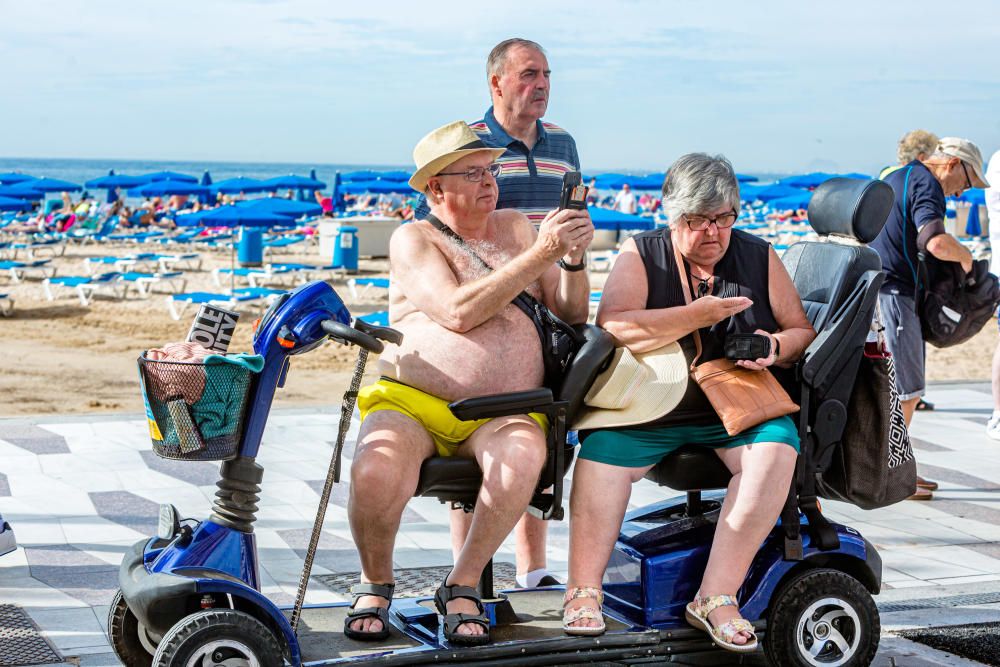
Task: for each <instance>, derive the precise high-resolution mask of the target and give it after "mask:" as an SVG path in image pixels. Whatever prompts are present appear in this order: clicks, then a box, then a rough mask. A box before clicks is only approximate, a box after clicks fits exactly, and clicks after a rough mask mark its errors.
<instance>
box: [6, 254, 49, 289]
mask: <svg viewBox="0 0 1000 667" xmlns="http://www.w3.org/2000/svg"><path fill="white" fill-rule="evenodd" d="M50 261H51V260H48V259H36V260H34V261H31V262H17V261H14V260H4V261H0V271H7V272H8V273H9V274H10V281H11V282H13V283H19V282H21V281H22V280H24V279H25V278H27V277H28V276H29V275H33V276H37V277H40V278H51V277H52V276H54V275H56V267H54V266H51V265H49V262H50Z"/></svg>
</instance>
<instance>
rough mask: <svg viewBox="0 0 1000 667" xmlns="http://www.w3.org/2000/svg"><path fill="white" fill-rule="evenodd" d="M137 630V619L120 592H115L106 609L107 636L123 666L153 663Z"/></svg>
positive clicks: (132, 666)
mask: <svg viewBox="0 0 1000 667" xmlns="http://www.w3.org/2000/svg"><path fill="white" fill-rule="evenodd" d="M139 632H140V630H139V619H137V618H136V617H135V614H133V613H132V610H131V609H129V608H128V603H127V602H125V598H123V597H122V592H121V591H118V592H116V593H115V598H114V600H112V601H111V608H110V609H109V610H108V638H109V639H110V640H111V647H112V648H113V649H114V651H115V655H116V656H118V659H119V660H121V661H122V664H123V665H125V667H150V665H152V664H153V654H152V653H150V652H149V651H147V650H146V647H145V646H143V645H142V641H141V640H140V639H139Z"/></svg>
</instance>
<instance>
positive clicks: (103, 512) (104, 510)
mask: <svg viewBox="0 0 1000 667" xmlns="http://www.w3.org/2000/svg"><path fill="white" fill-rule="evenodd" d="M87 495H89V496H90V502H92V503H94V507H95V508H97V514H98V515H100V516H101V517H102V518H104V519H107V520H108V521H113V522H114V523H117V524H119V525H122V526H126V527H127V528H131V529H132V530H135V531H137V532H139V533H142V534H143V535H151V534H153V533H155V532H156V526H157V519H158V516H159V505H157V504H156V503H154V502H153V501H152V500H148V499H146V498H143V497H141V496H137V495H135V494H134V493H130V492H128V491H95V492H92V493H89V494H87Z"/></svg>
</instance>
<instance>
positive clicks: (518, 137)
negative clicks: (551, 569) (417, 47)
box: [415, 37, 580, 587]
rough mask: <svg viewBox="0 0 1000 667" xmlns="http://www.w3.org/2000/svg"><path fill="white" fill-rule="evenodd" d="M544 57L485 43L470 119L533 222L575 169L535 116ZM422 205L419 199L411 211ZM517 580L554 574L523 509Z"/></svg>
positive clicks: (543, 532)
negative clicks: (485, 93)
mask: <svg viewBox="0 0 1000 667" xmlns="http://www.w3.org/2000/svg"><path fill="white" fill-rule="evenodd" d="M550 73H551V71H550V70H549V62H548V59H547V58H546V57H545V51H544V50H543V49H542V47H541V46H540V45H539V44H537V43H535V42H532V41H531V40H528V39H521V38H517V37H515V38H512V39H505V40H504V41H502V42H500V43H499V44H497V45H496V46H495V47H493V50H492V51H491V52H490V55H489V58H488V59H487V61H486V75H487V83H488V84H489V87H490V96H491V97H492V100H493V105H492V106H491V107H490V108H489V109H487V110H486V115H485V116H484V117H483V118H482V120H479V121H476V122H475V123H470V124H469V126H470V127H471V128H472V130H473V131H474V132H475V133H476V134H477V135H478V136H479V138H480V139H482V141H483V143H485V144H486V145H487V146H491V147H496V148H506V149H507V151H506V152H505V153H504V154H503V155H501V156H500V157H499V158H497V160H496V161H497V162H499V163H500V165H501V171H500V176H498V177H497V179H496V180H497V187H498V189H499V194H500V198H499V200H498V201H497V209H498V210H499V209H502V208H513V209H517V210H518V211H520V212H521V213H523V214H524V215H526V216H527V217H528V219H529V220H531V222H532V223H534V224H535V226H536V227H537V226H538V224H539V223H541V222H542V220H543V219H544V218H545V216H546V214H548V213H549V211H551V210H552V209H554V208H557V207H558V206H559V195H560V193H561V192H562V179H563V174H565V173H566V172H567V171H579V170H580V156H579V155H578V154H577V152H576V142H575V141H574V140H573V137H572V136H570V134H569V132H567V131H566V130H564V129H562V128H561V127H558V126H557V125H553V124H552V123H546V122H543V121H542V116H544V115H545V111H546V109H547V108H548V104H549V75H550ZM429 211H430V209H429V208H428V206H427V201H426V199H424V200H423V201H421V203H420V205H419V207H418V208H417V212H416V216H415V217H416V218H417V219H418V220H421V219H423V218H425V217H426V216H427V213H428V212H429ZM470 517H471V515H469V514H466V513H464V512H462V511H461V510H454V511H453V512H452V543H453V547H454V549H455V551H456V553H457V552H458V551H459V550H460V549H461V547H462V544H463V543H464V542H465V535H466V533H467V532H468V526H469V520H470ZM514 532H515V536H516V541H517V583H518V585H519V586H522V587H534V586H548V585H553V584H558V583H559V582H558V580H556V579H555V577H553V576H552V575H551V574H549V573H548V572H547V571H546V569H545V566H546V556H545V543H546V536H547V532H548V524H547V523H546V522H545V521H542V520H541V519H537V518H535V517H533V516H531V515H530V514H525V515H524V516H523V517H521V520H520V521H519V522H518V524H517V528H515V531H514Z"/></svg>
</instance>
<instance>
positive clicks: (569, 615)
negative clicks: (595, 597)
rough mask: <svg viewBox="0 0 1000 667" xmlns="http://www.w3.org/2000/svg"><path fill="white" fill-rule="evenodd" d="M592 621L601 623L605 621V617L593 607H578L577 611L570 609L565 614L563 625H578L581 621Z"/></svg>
mask: <svg viewBox="0 0 1000 667" xmlns="http://www.w3.org/2000/svg"><path fill="white" fill-rule="evenodd" d="M584 618H587V619H590V620H593V621H600V620H603V619H604V615H603V614H601V612H600V611H598V610H596V609H592V608H591V607H577V608H576V609H570V610H569V611H567V612H566V613H565V614H563V625H569V624H570V623H576V622H577V621H579V620H581V619H584Z"/></svg>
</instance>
